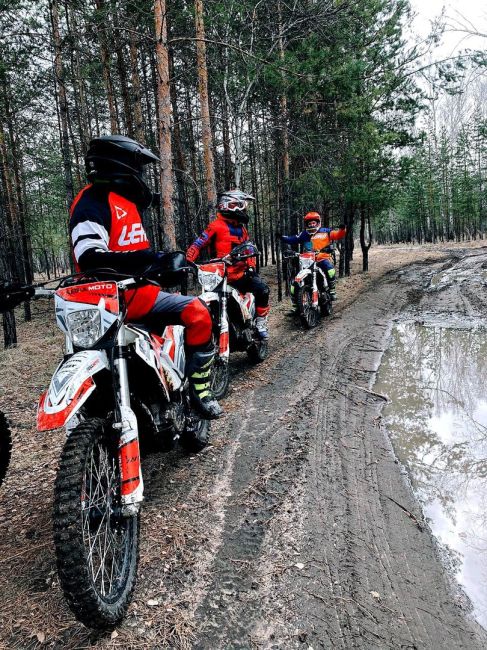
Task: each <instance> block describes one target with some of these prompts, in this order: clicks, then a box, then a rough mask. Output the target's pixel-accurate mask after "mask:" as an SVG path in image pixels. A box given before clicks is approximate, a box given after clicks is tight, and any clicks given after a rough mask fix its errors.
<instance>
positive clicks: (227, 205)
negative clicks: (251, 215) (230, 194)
mask: <svg viewBox="0 0 487 650" xmlns="http://www.w3.org/2000/svg"><path fill="white" fill-rule="evenodd" d="M247 206H248V201H225V200H224V201H221V203H220V205H219V208H220V209H221V210H229V211H230V212H236V211H237V210H239V211H240V210H245V209H246V207H247Z"/></svg>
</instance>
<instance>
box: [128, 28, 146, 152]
mask: <svg viewBox="0 0 487 650" xmlns="http://www.w3.org/2000/svg"><path fill="white" fill-rule="evenodd" d="M129 39H130V40H129V43H130V75H131V81H132V103H133V107H134V137H135V139H136V140H137V142H142V143H143V142H144V140H145V138H144V118H143V116H142V101H141V98H142V91H141V87H140V75H139V66H138V52H137V43H136V41H135V35H134V33H133V31H132V30H130V31H129Z"/></svg>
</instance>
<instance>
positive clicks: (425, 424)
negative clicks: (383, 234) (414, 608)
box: [374, 322, 487, 627]
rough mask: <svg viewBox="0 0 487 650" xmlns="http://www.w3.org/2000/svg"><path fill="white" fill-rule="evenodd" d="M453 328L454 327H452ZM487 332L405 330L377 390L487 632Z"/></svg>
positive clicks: (401, 454) (396, 334) (443, 327)
mask: <svg viewBox="0 0 487 650" xmlns="http://www.w3.org/2000/svg"><path fill="white" fill-rule="evenodd" d="M450 325H451V324H450ZM486 379H487V331H486V330H485V329H483V328H479V327H472V328H469V329H462V328H461V327H458V326H448V323H442V324H436V325H426V326H425V325H423V324H417V323H411V322H408V323H400V324H398V325H397V326H396V327H395V328H394V331H393V340H392V344H391V346H390V348H389V350H388V352H387V353H386V354H385V356H384V359H383V363H382V365H381V367H380V370H379V376H378V379H377V383H376V386H375V388H374V390H377V391H378V392H379V393H385V394H387V395H388V396H389V398H390V400H391V402H390V403H389V404H388V405H387V406H386V408H385V410H384V420H385V423H386V426H387V430H388V431H389V433H390V435H391V438H392V441H393V444H394V448H395V450H396V454H397V456H398V458H399V459H400V460H401V461H402V462H403V463H404V464H405V465H406V466H407V467H408V469H409V471H410V474H411V478H412V481H413V486H414V489H415V490H416V493H417V495H418V497H419V499H420V500H421V502H422V503H423V509H424V513H425V516H426V517H427V518H428V519H429V521H430V525H431V528H432V530H433V533H434V534H435V535H436V536H437V537H438V539H439V540H440V541H441V543H442V544H443V545H444V546H446V547H447V548H448V549H449V551H450V553H449V555H450V559H451V564H452V566H453V570H454V571H455V573H456V576H457V579H458V581H459V582H460V583H461V584H462V586H463V587H464V589H465V591H466V593H467V594H468V595H469V597H470V599H471V601H472V604H473V606H474V614H475V615H476V617H477V619H478V621H479V622H480V623H481V624H482V625H483V626H484V627H487V509H486V504H487V390H486Z"/></svg>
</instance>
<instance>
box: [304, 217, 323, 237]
mask: <svg viewBox="0 0 487 650" xmlns="http://www.w3.org/2000/svg"><path fill="white" fill-rule="evenodd" d="M313 222H314V224H313ZM311 224H313V225H311ZM320 226H321V217H320V215H319V213H318V212H308V214H306V215H305V216H304V228H305V230H306V232H307V233H308V234H310V235H315V234H316V233H317V232H318V230H319V229H320Z"/></svg>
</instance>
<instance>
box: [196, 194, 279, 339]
mask: <svg viewBox="0 0 487 650" xmlns="http://www.w3.org/2000/svg"><path fill="white" fill-rule="evenodd" d="M249 201H255V199H254V197H253V196H250V194H246V193H245V192H241V191H240V190H228V191H225V192H222V193H221V194H219V195H218V202H217V214H216V219H215V220H214V221H212V222H211V223H210V224H209V225H208V226H207V228H206V230H204V231H203V232H202V233H201V235H200V236H199V237H198V239H196V241H194V242H193V243H192V244H191V246H190V247H189V248H188V250H187V251H186V258H187V259H188V260H189V261H190V262H194V261H195V260H196V259H197V258H198V256H199V254H200V252H201V250H202V249H203V248H206V247H207V246H210V247H211V248H210V250H211V254H212V256H214V257H225V255H228V254H229V253H231V251H232V249H233V248H235V246H238V245H239V244H243V243H245V242H247V241H249V233H248V231H247V224H248V222H249V217H248V214H247V205H248V202H249ZM254 264H255V260H254V259H253V258H250V259H247V260H245V261H242V262H238V263H237V264H234V265H233V266H231V267H229V270H228V280H229V282H230V283H231V285H232V287H235V289H237V290H238V291H240V292H241V293H246V292H248V291H250V292H252V293H253V294H254V296H255V307H256V313H257V318H256V327H257V331H258V333H259V336H260V338H262V339H266V338H268V336H269V333H268V329H267V316H268V314H269V310H270V307H269V287H268V286H267V284H266V283H265V282H264V280H262V278H261V277H260V276H259V275H257V273H256V272H255V267H254Z"/></svg>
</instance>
